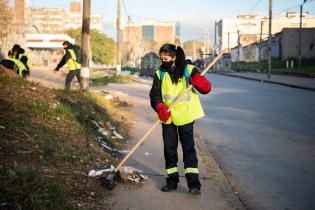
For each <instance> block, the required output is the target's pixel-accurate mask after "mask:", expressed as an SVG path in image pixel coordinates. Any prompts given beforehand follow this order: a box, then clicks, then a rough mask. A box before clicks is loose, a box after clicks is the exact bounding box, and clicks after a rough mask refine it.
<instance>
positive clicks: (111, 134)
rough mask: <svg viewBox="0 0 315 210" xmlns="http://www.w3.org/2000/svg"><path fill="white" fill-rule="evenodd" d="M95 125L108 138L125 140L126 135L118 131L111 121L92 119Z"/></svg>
mask: <svg viewBox="0 0 315 210" xmlns="http://www.w3.org/2000/svg"><path fill="white" fill-rule="evenodd" d="M92 123H93V124H94V125H96V127H97V130H98V132H100V133H101V134H103V136H105V137H106V138H107V139H120V140H123V139H124V137H122V135H120V134H119V133H117V131H116V129H115V127H113V126H112V125H111V124H110V122H106V123H105V124H104V123H102V122H96V121H94V120H93V121H92Z"/></svg>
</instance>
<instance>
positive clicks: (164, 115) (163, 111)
mask: <svg viewBox="0 0 315 210" xmlns="http://www.w3.org/2000/svg"><path fill="white" fill-rule="evenodd" d="M155 110H156V112H157V113H158V115H159V118H160V120H162V121H163V122H166V121H167V120H168V118H169V117H170V116H171V112H170V111H167V110H168V107H167V106H166V105H165V104H163V103H158V104H157V105H156V107H155Z"/></svg>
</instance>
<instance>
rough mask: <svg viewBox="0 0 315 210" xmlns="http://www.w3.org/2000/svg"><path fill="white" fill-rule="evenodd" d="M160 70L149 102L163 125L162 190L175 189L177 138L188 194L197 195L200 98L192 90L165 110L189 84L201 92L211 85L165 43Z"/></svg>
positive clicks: (179, 49)
mask: <svg viewBox="0 0 315 210" xmlns="http://www.w3.org/2000/svg"><path fill="white" fill-rule="evenodd" d="M159 55H160V58H161V61H162V65H161V67H160V68H159V69H158V70H157V71H156V74H155V76H154V80H153V84H152V88H151V91H150V99H151V106H152V108H153V109H154V110H155V111H156V112H157V113H158V116H159V118H160V120H161V122H162V135H163V142H164V158H165V166H166V172H167V175H168V177H167V178H166V185H165V186H163V187H162V191H172V190H175V189H177V183H178V182H179V175H178V168H177V162H178V156H177V146H178V138H179V140H180V142H181V145H182V148H183V156H184V168H185V177H186V180H187V185H188V188H189V193H191V194H200V187H201V184H200V181H199V170H198V159H197V154H196V150H195V143H194V133H193V124H194V121H195V120H196V119H198V118H201V117H203V116H204V112H203V109H202V106H201V103H200V101H199V96H198V94H197V93H196V91H195V90H194V89H191V90H190V91H189V92H188V93H187V94H186V95H184V97H182V98H181V100H179V102H178V103H177V104H175V106H174V107H173V108H172V109H171V111H168V107H170V106H171V104H172V103H173V102H174V101H175V100H176V98H177V97H178V96H179V95H180V94H181V92H182V91H185V89H186V88H187V87H188V86H189V84H192V85H193V87H194V88H195V89H196V90H197V91H198V92H200V93H202V94H206V93H209V92H210V90H211V84H210V82H209V81H208V80H207V79H206V78H205V77H204V76H202V75H200V73H199V71H198V69H197V68H196V67H195V66H193V65H191V64H186V62H185V53H184V51H183V49H182V48H181V47H179V46H175V45H173V44H165V45H163V46H162V47H161V48H160V51H159Z"/></svg>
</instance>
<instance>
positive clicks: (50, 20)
mask: <svg viewBox="0 0 315 210" xmlns="http://www.w3.org/2000/svg"><path fill="white" fill-rule="evenodd" d="M25 9H26V17H25V23H26V24H27V25H33V26H35V27H36V28H37V29H38V33H54V34H55V33H64V32H65V31H66V30H68V29H71V28H73V29H77V28H80V27H81V26H82V11H81V5H80V3H79V2H70V10H69V11H65V10H64V9H63V8H36V7H27V8H25ZM90 27H91V29H97V30H100V31H102V27H103V17H102V14H101V13H91V22H90Z"/></svg>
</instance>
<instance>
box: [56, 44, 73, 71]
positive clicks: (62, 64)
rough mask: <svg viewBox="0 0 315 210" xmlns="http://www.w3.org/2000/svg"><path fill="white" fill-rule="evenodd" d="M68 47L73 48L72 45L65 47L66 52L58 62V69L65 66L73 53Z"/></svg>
mask: <svg viewBox="0 0 315 210" xmlns="http://www.w3.org/2000/svg"><path fill="white" fill-rule="evenodd" d="M68 49H72V48H71V46H69V47H67V48H65V51H66V52H65V54H64V55H63V57H62V59H61V61H60V62H59V63H58V65H57V67H56V69H57V70H59V69H60V68H61V67H63V66H64V65H65V64H66V63H67V62H68V60H69V59H70V58H71V54H70V52H69V51H68Z"/></svg>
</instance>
